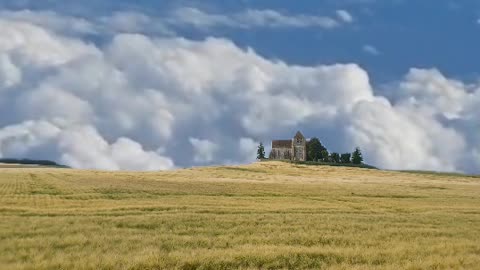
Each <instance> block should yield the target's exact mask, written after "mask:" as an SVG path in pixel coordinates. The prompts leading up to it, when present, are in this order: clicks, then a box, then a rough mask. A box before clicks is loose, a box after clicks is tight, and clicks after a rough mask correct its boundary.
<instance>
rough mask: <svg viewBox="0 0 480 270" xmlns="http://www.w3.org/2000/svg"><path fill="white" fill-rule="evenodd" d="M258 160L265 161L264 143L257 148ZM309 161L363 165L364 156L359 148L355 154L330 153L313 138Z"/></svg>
mask: <svg viewBox="0 0 480 270" xmlns="http://www.w3.org/2000/svg"><path fill="white" fill-rule="evenodd" d="M271 157H272V155H271ZM257 159H260V160H261V159H265V147H264V146H263V143H260V145H259V146H258V148H257ZM307 161H315V162H328V163H344V164H362V163H363V155H362V151H361V150H360V148H358V147H357V148H355V151H353V153H343V154H339V153H336V152H332V153H329V152H328V150H327V148H326V147H325V146H323V144H322V143H321V142H320V140H319V139H318V138H312V139H311V140H310V141H308V143H307Z"/></svg>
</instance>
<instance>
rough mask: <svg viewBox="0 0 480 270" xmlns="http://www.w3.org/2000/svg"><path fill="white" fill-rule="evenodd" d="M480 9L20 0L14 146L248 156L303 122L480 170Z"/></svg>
mask: <svg viewBox="0 0 480 270" xmlns="http://www.w3.org/2000/svg"><path fill="white" fill-rule="evenodd" d="M479 19H480V2H478V1H473V0H468V1H461V2H459V1H452V0H444V1H426V0H425V1H413V0H411V1H407V0H392V1H380V0H325V1H287V0H269V1H253V0H250V1H249V0H243V1H238V0H237V1H233V0H228V1H187V0H185V1H146V0H144V1H135V2H133V1H125V0H117V1H88V2H86V1H82V2H81V1H73V0H67V1H53V0H50V1H47V0H44V1H38V0H37V1H29V0H22V1H18V0H15V1H13V0H4V1H2V2H1V3H0V30H2V31H3V32H4V33H6V34H4V35H3V37H0V105H2V106H1V107H0V113H2V117H0V157H1V156H3V157H31V158H50V159H54V160H56V161H59V162H61V163H66V164H67V165H70V166H73V167H78V168H98V169H113V170H118V169H134V170H151V169H170V168H175V167H186V166H197V165H211V164H232V163H233V164H238V163H248V162H251V161H253V160H254V158H255V157H254V154H252V153H254V152H255V148H256V145H257V144H258V143H259V142H260V141H263V142H265V143H266V144H267V151H268V144H269V141H270V140H272V139H276V138H280V137H281V138H288V137H289V136H291V135H293V134H294V133H295V132H296V131H297V130H303V131H304V133H305V135H306V136H307V137H312V136H318V137H320V138H321V140H322V141H323V142H324V143H326V144H327V146H328V147H329V149H330V150H331V151H338V152H345V151H350V150H351V149H353V148H354V147H355V146H360V147H361V148H362V149H364V151H365V154H366V157H367V161H368V162H370V163H372V164H374V165H377V166H380V167H382V168H388V169H428V170H446V171H465V172H479V171H480V138H478V136H477V135H476V134H480V126H479V125H480V124H479V122H480V115H479V113H478V112H477V110H476V109H475V108H477V106H478V105H480V83H479V81H480V80H479V78H480V74H479V69H478V65H477V61H478V60H477V57H476V55H477V51H478V48H479V47H480V36H479V31H480V23H479ZM2 42H3V43H2ZM25 104H27V105H25ZM44 104H49V106H44ZM78 140H80V141H82V143H83V146H84V147H80V148H79V147H78V146H77V144H76V143H75V142H76V141H78ZM130 156H136V159H138V160H139V161H138V162H137V163H135V164H132V163H131V162H127V160H128V157H130Z"/></svg>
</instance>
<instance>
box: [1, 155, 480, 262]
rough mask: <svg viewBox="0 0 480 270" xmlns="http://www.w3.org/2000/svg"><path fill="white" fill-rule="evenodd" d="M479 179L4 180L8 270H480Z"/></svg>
mask: <svg viewBox="0 0 480 270" xmlns="http://www.w3.org/2000/svg"><path fill="white" fill-rule="evenodd" d="M479 202H480V178H475V177H462V176H456V175H455V176H449V175H429V174H416V173H401V172H385V171H379V170H367V169H358V168H343V167H330V166H305V165H295V164H288V163H283V162H265V163H256V164H252V165H248V166H238V167H237V166H231V167H209V168H195V169H186V170H178V171H168V172H157V173H133V172H100V171H79V170H59V169H22V170H18V169H0V218H1V220H2V222H0V242H1V245H0V269H165V268H166V269H175V268H177V269H231V268H243V269H257V268H271V269H278V268H291V269H293V268H295V269H299V268H306V269H312V268H315V269H318V268H329V269H459V268H465V269H474V268H476V267H478V265H480V245H479V244H478V239H480V230H479V228H480V203H479Z"/></svg>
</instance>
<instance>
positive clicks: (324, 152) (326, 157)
mask: <svg viewBox="0 0 480 270" xmlns="http://www.w3.org/2000/svg"><path fill="white" fill-rule="evenodd" d="M320 155H321V160H322V161H323V162H330V155H329V154H328V151H327V149H325V150H322V152H321V153H320Z"/></svg>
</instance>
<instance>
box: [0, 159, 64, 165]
mask: <svg viewBox="0 0 480 270" xmlns="http://www.w3.org/2000/svg"><path fill="white" fill-rule="evenodd" d="M0 163H4V164H22V165H41V166H55V167H61V166H62V165H60V164H58V163H56V162H54V161H51V160H35V159H15V158H0Z"/></svg>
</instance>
